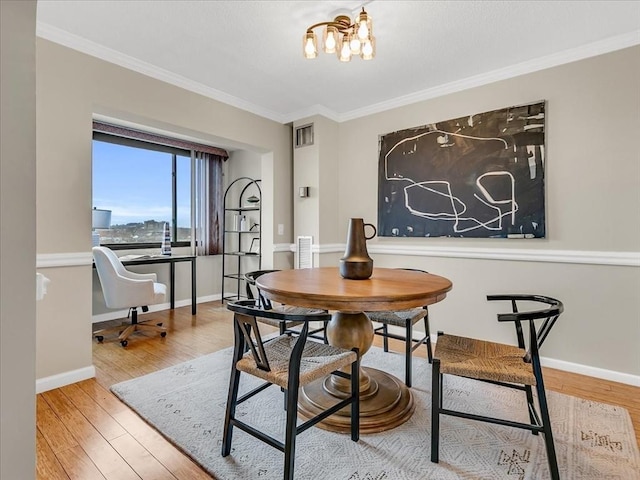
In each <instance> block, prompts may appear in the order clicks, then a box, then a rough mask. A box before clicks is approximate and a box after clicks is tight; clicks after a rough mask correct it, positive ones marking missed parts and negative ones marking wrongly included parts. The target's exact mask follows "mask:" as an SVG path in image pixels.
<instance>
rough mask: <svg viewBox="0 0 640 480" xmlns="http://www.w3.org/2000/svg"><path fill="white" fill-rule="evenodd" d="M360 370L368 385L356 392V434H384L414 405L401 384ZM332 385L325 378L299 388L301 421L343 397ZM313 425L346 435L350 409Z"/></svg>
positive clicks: (369, 370) (387, 376)
mask: <svg viewBox="0 0 640 480" xmlns="http://www.w3.org/2000/svg"><path fill="white" fill-rule="evenodd" d="M362 370H364V372H361V375H362V373H364V374H365V375H366V376H368V377H369V382H367V384H366V388H365V390H361V391H360V433H377V432H384V431H386V430H390V429H392V428H395V427H397V426H398V425H401V424H403V423H404V422H406V421H407V420H409V418H410V417H411V415H412V414H413V411H414V410H415V404H414V403H413V397H412V396H411V391H410V390H409V389H408V388H407V387H406V386H405V384H404V383H402V382H401V381H400V380H398V379H397V378H396V377H394V376H393V375H390V374H388V373H386V372H382V371H380V370H376V369H375V368H370V367H363V368H362ZM338 378H339V377H336V379H338ZM333 383H334V382H333V381H332V377H331V376H329V377H327V378H324V379H320V380H316V381H315V382H313V383H310V384H308V385H306V386H304V387H303V388H302V390H301V392H300V398H299V400H298V412H299V414H300V415H301V416H302V417H303V418H307V419H308V418H311V417H314V416H316V415H317V414H318V413H320V412H322V411H324V410H326V409H327V408H329V407H331V406H332V405H335V403H336V402H337V401H339V400H340V399H341V397H342V396H343V395H342V394H341V392H340V391H339V390H338V389H336V387H335V385H334V384H333ZM362 385H363V384H362V382H361V386H362ZM316 426H318V427H320V428H322V429H324V430H330V431H332V432H343V433H348V432H350V431H351V430H350V429H351V407H350V406H349V407H346V408H343V409H342V410H340V411H338V412H337V413H335V414H334V415H331V416H330V417H328V418H327V419H325V420H323V421H322V422H320V423H318V424H317V425H316Z"/></svg>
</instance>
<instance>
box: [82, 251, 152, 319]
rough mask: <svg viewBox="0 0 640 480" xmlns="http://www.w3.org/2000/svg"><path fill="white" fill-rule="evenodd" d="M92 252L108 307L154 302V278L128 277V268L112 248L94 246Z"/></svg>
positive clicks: (124, 306) (135, 305) (137, 305)
mask: <svg viewBox="0 0 640 480" xmlns="http://www.w3.org/2000/svg"><path fill="white" fill-rule="evenodd" d="M92 252H93V260H94V262H95V265H96V271H97V272H98V278H99V279H100V285H101V286H102V293H103V295H104V301H105V304H106V305H107V307H109V308H129V307H140V306H143V305H149V304H151V303H153V300H154V287H153V284H154V282H153V280H146V281H145V280H138V281H135V280H130V279H128V278H127V274H128V271H127V269H126V268H125V267H124V265H122V262H121V261H120V259H119V258H118V256H117V255H116V254H115V253H114V252H113V250H111V249H110V248H107V247H93V249H92ZM134 282H135V283H136V285H135V287H134V286H132V283H134Z"/></svg>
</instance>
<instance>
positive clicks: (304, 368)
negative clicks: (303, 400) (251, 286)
mask: <svg viewBox="0 0 640 480" xmlns="http://www.w3.org/2000/svg"><path fill="white" fill-rule="evenodd" d="M227 308H228V309H229V310H231V311H232V312H234V316H233V329H234V351H233V361H232V365H231V378H230V381H229V395H228V398H227V408H226V414H225V420H224V433H223V438H222V456H223V457H226V456H228V455H229V454H230V453H231V442H232V436H233V428H234V427H238V428H239V429H241V430H243V431H244V432H246V433H248V434H249V435H252V436H253V437H255V438H257V439H258V440H261V441H263V442H265V443H266V444H267V445H270V446H272V447H274V448H276V449H278V450H280V451H281V452H283V453H284V477H283V478H284V479H285V480H291V479H293V474H294V463H295V445H296V436H297V435H299V434H300V433H302V432H304V431H305V430H307V429H308V428H310V427H312V426H313V425H315V424H317V423H318V422H320V421H322V420H324V419H325V418H327V417H328V416H329V415H332V414H334V413H336V412H337V411H338V410H340V409H342V408H345V407H347V406H349V405H350V406H351V440H353V441H354V442H357V441H358V440H359V437H360V421H359V419H360V393H359V391H360V387H359V366H360V359H359V354H358V349H353V350H345V349H342V348H338V347H333V346H331V345H327V344H324V343H320V342H316V341H309V340H308V339H307V335H308V333H309V322H312V321H324V320H327V319H328V318H330V315H329V314H328V313H322V312H321V313H315V314H304V315H299V314H288V313H282V312H277V311H273V310H265V309H262V308H260V307H258V306H256V305H255V303H254V301H252V300H242V301H238V302H236V303H229V304H227ZM265 318H267V319H271V320H277V321H279V322H301V323H302V324H303V326H302V330H301V331H300V334H299V335H296V336H292V335H288V334H286V333H285V334H283V335H279V336H278V337H276V338H273V339H269V341H264V340H263V337H262V335H261V333H260V322H259V321H258V320H259V319H265ZM345 371H349V372H350V373H345ZM242 373H246V374H249V375H252V376H254V377H258V378H260V379H261V380H264V383H262V384H261V385H260V386H258V387H256V388H254V389H253V390H251V391H249V392H247V393H245V394H244V395H242V396H240V397H238V387H239V385H240V376H241V374H242ZM329 374H333V375H338V376H340V377H343V378H347V379H350V387H351V388H350V390H351V391H350V392H345V397H343V398H342V400H339V401H337V402H336V403H335V404H334V405H332V406H330V407H329V408H326V409H324V410H323V411H321V412H320V413H319V414H318V415H316V416H314V417H313V418H310V419H308V420H306V421H305V422H303V423H301V424H300V425H297V418H298V392H299V389H300V388H301V387H303V386H304V385H307V384H309V383H311V382H313V381H314V380H317V379H319V378H323V377H325V376H327V375H329ZM271 385H277V386H279V387H280V388H281V389H282V390H283V391H284V392H285V405H286V407H285V410H286V427H285V434H284V436H285V439H284V442H282V441H281V440H278V439H276V438H274V437H272V436H270V435H268V434H266V433H264V432H262V431H260V428H259V426H257V425H249V424H248V423H246V420H241V419H240V418H242V417H241V416H239V417H237V416H236V407H237V406H238V405H240V404H241V403H243V402H244V401H246V400H248V399H250V398H252V397H254V396H255V395H257V394H258V393H260V392H262V391H263V390H265V389H266V388H268V387H269V386H271Z"/></svg>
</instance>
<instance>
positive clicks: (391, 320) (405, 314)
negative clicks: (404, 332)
mask: <svg viewBox="0 0 640 480" xmlns="http://www.w3.org/2000/svg"><path fill="white" fill-rule="evenodd" d="M365 313H366V314H367V317H369V319H370V320H371V321H372V322H378V323H386V324H387V325H394V326H396V327H405V326H406V325H407V320H409V319H410V320H411V323H412V324H415V323H416V322H418V321H420V320H422V319H423V318H424V317H426V316H427V310H426V309H424V308H422V307H420V308H412V309H411V310H401V311H398V312H365Z"/></svg>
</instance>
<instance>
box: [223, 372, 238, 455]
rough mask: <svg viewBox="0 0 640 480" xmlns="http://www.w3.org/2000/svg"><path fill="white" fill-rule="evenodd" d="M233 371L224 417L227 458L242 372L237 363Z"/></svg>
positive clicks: (224, 441) (224, 444) (224, 448)
mask: <svg viewBox="0 0 640 480" xmlns="http://www.w3.org/2000/svg"><path fill="white" fill-rule="evenodd" d="M233 365H234V366H233V369H232V370H231V380H230V381H229V396H228V397H227V411H226V413H225V416H224V430H223V434H222V456H223V457H226V456H227V455H229V453H231V438H232V436H233V425H232V424H231V419H233V418H235V416H236V402H237V400H238V387H239V385H240V370H238V369H237V368H236V367H235V362H234V364H233Z"/></svg>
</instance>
